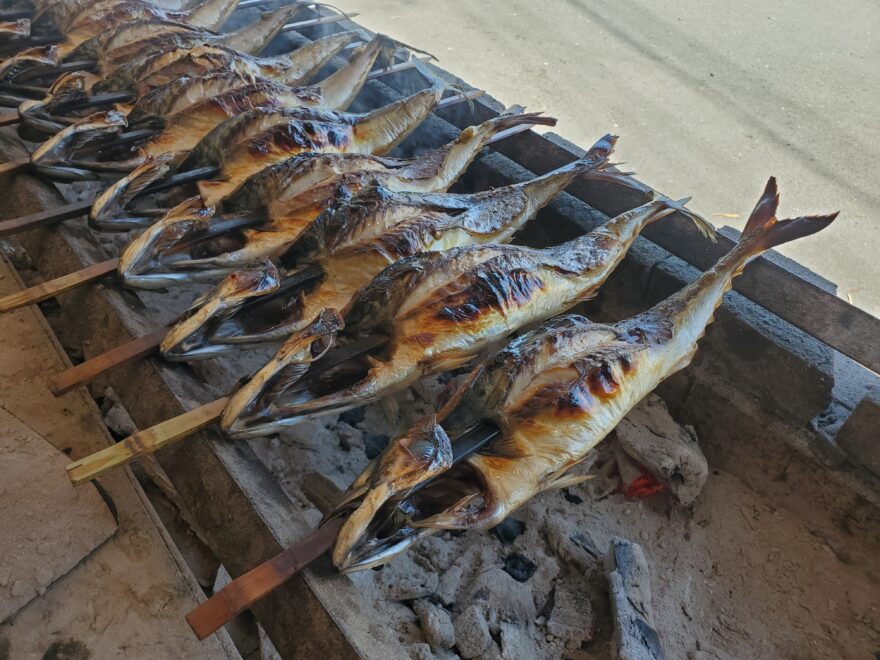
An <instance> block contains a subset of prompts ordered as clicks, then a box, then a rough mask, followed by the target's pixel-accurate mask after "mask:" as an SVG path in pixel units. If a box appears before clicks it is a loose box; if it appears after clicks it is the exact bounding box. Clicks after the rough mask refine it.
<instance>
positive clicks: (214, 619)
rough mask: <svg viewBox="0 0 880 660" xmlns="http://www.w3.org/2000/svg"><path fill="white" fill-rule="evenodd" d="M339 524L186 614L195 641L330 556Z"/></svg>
mask: <svg viewBox="0 0 880 660" xmlns="http://www.w3.org/2000/svg"><path fill="white" fill-rule="evenodd" d="M342 523H343V520H342V518H336V519H334V520H331V521H330V522H328V523H327V524H326V525H322V526H321V527H318V528H317V529H316V530H315V531H314V532H312V533H311V534H309V535H308V536H307V537H305V538H304V539H302V540H301V541H299V542H297V543H294V544H293V545H292V546H290V547H289V548H287V549H286V550H284V551H283V552H280V553H279V554H277V555H275V556H274V557H272V559H270V560H269V561H267V562H264V563H262V564H260V565H259V566H257V567H256V568H253V569H251V570H249V571H248V572H247V573H245V574H244V575H241V576H240V577H237V578H236V579H235V580H233V581H232V582H230V583H229V584H227V585H226V586H225V587H223V588H222V589H221V590H220V591H218V592H217V593H215V594H214V595H213V596H211V597H210V598H209V599H208V600H206V601H205V602H204V603H202V604H201V605H199V606H198V607H197V608H196V609H194V610H193V611H192V612H190V613H189V614H187V615H186V622H187V623H188V624H189V627H190V628H192V631H193V632H194V633H195V634H196V637H198V638H199V640H203V639H205V638H206V637H208V636H209V635H213V634H214V633H215V632H217V631H218V630H220V628H222V627H223V626H225V625H226V624H227V623H229V621H231V620H232V619H234V618H235V617H236V616H238V615H239V614H241V613H242V612H243V611H244V610H246V609H247V608H248V607H250V606H251V605H253V604H254V603H256V602H257V601H258V600H260V599H261V598H263V597H264V596H266V595H267V594H269V593H270V592H272V591H274V590H275V589H277V588H278V587H280V586H281V585H282V584H284V583H285V582H287V581H288V580H289V579H290V578H292V577H293V576H294V575H296V574H297V573H299V572H300V571H302V570H303V569H304V568H305V567H306V566H308V565H309V564H311V563H312V562H313V561H315V560H316V559H317V558H318V557H320V556H321V555H323V554H324V553H326V552H329V551H330V549H331V548H332V547H333V542H334V541H335V540H336V535H337V534H338V533H339V529H340V528H341V527H342Z"/></svg>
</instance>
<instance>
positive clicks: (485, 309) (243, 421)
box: [221, 138, 713, 437]
mask: <svg viewBox="0 0 880 660" xmlns="http://www.w3.org/2000/svg"><path fill="white" fill-rule="evenodd" d="M610 144H611V139H610V138H609V147H610ZM676 211H678V212H680V213H684V214H685V215H686V216H687V217H689V218H690V219H691V220H692V221H693V222H694V223H695V224H696V226H697V227H698V228H700V230H701V231H703V232H704V233H706V234H707V235H709V236H711V235H712V234H713V230H712V228H711V226H709V225H708V223H706V222H705V220H703V219H702V218H700V217H699V216H697V215H695V214H693V213H692V212H690V211H688V210H687V209H685V208H684V206H683V204H682V202H673V201H672V200H669V199H666V198H660V199H654V200H652V201H650V202H648V203H647V204H644V205H642V206H640V207H638V208H636V209H633V210H631V211H628V212H626V213H623V214H621V215H619V216H617V217H615V218H613V219H611V220H609V221H608V222H606V223H605V224H604V225H602V226H601V227H599V228H598V229H596V230H594V231H592V232H590V233H588V234H585V235H583V236H581V237H578V238H576V239H574V240H572V241H569V242H567V243H564V244H562V245H558V246H555V247H552V248H546V249H535V248H529V247H525V246H513V245H492V244H490V245H478V246H471V247H464V248H456V249H452V250H449V251H447V252H428V253H424V254H421V255H418V256H415V257H411V258H407V259H403V260H402V261H399V262H397V263H395V264H393V265H392V266H389V267H388V268H386V269H385V270H383V271H382V272H381V273H380V274H379V275H377V276H376V277H375V278H374V279H373V281H372V282H370V284H368V285H367V286H366V287H364V288H363V289H362V290H361V291H360V292H358V295H357V296H356V297H355V298H354V300H353V301H352V302H351V304H350V305H349V306H348V307H347V308H346V309H345V310H341V311H342V316H343V319H344V322H345V329H344V331H341V332H339V333H336V335H335V337H333V338H328V339H327V340H326V341H327V342H330V341H331V340H332V342H333V343H334V346H338V348H339V349H340V350H344V347H345V344H347V343H349V342H354V341H356V340H359V339H361V338H364V337H367V336H371V335H375V336H384V337H386V338H387V341H386V343H385V344H384V345H383V346H382V347H381V348H380V349H377V350H374V351H371V352H370V353H368V354H366V355H364V356H361V358H360V364H361V368H360V369H355V368H354V366H355V364H356V362H352V363H351V364H349V365H347V373H346V374H345V378H339V379H334V378H333V374H330V375H329V376H328V377H327V378H323V379H321V380H319V381H317V382H308V381H306V382H297V381H291V382H288V383H287V390H288V391H287V392H284V393H283V394H281V395H278V394H277V392H273V396H271V397H270V396H266V394H267V387H270V386H271V384H272V383H273V382H274V381H277V379H278V378H279V377H280V376H279V374H281V373H283V372H284V371H285V370H287V369H289V368H290V367H291V366H292V365H291V364H289V363H288V362H286V361H284V360H282V359H279V356H278V355H276V357H275V358H273V359H272V360H271V361H270V362H269V363H268V364H267V365H266V366H265V367H263V368H262V369H260V370H259V371H258V372H257V373H256V374H255V376H254V377H253V378H252V379H251V380H250V381H249V382H248V383H247V384H245V385H244V386H243V387H242V388H241V389H240V390H239V391H238V392H236V393H235V394H234V395H233V396H232V397H231V399H230V402H229V404H228V405H227V408H226V410H225V411H224V413H223V418H222V421H221V426H222V427H223V429H224V431H226V432H227V433H228V434H229V435H230V436H232V437H252V436H258V435H265V434H269V433H273V432H275V431H277V430H279V429H281V428H284V427H285V426H288V425H291V424H295V423H297V422H298V421H300V420H302V419H305V418H310V417H317V416H320V415H325V414H329V413H335V412H342V411H344V410H347V409H350V408H353V407H357V406H362V405H365V404H366V403H369V402H371V401H375V400H377V399H379V398H381V397H383V396H385V395H386V394H389V393H391V392H393V391H396V390H399V389H401V388H404V387H406V386H408V385H411V384H413V383H415V382H416V381H418V380H419V379H421V378H422V377H424V376H426V375H429V374H434V373H439V372H442V371H447V370H451V369H454V368H457V367H461V366H463V365H465V364H467V363H468V362H470V361H471V360H472V359H474V358H475V357H476V356H477V355H478V354H479V353H480V352H482V351H485V350H487V349H488V348H490V347H491V346H492V345H493V344H497V343H498V342H500V341H503V340H504V338H505V337H507V336H509V335H510V334H512V333H513V332H515V331H516V330H517V329H519V328H522V327H524V326H527V325H529V324H533V323H537V322H540V321H543V320H546V319H548V318H550V317H552V316H555V315H557V314H560V313H562V312H564V311H566V310H567V309H569V308H571V307H573V306H574V305H576V304H577V303H578V302H580V301H582V300H585V299H587V298H590V297H592V296H593V295H594V293H595V291H596V290H597V289H598V288H599V286H601V284H602V283H603V282H604V281H605V279H606V278H607V277H608V276H609V275H610V274H611V273H612V272H613V271H614V269H615V268H616V267H617V264H618V263H619V262H620V261H621V260H622V259H623V257H624V255H625V254H626V252H627V250H628V249H629V247H630V245H632V243H633V241H634V240H635V239H636V237H637V236H638V234H639V233H640V232H641V230H642V229H643V228H644V227H645V226H647V225H648V224H650V223H652V222H655V221H657V220H660V219H662V218H664V217H667V216H669V215H671V214H672V213H674V212H676ZM352 372H353V373H354V376H353V379H352V377H351V374H352ZM352 380H353V382H352ZM328 390H329V392H328Z"/></svg>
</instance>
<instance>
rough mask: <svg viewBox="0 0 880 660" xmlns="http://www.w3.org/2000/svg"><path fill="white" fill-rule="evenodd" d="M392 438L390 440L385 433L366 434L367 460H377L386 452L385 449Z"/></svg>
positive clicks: (365, 449) (365, 448) (365, 451)
mask: <svg viewBox="0 0 880 660" xmlns="http://www.w3.org/2000/svg"><path fill="white" fill-rule="evenodd" d="M390 440H391V438H389V437H388V436H387V435H385V434H384V433H368V432H365V433H364V453H365V454H366V455H367V458H369V459H373V458H376V456H378V455H379V454H381V453H382V452H383V451H385V447H387V446H388V443H389V442H390Z"/></svg>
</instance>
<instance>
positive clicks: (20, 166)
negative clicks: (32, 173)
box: [0, 113, 31, 176]
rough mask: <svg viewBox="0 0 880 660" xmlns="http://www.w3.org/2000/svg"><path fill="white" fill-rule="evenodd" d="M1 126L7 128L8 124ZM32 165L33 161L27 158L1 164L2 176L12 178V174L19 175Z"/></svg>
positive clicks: (0, 173) (0, 174)
mask: <svg viewBox="0 0 880 660" xmlns="http://www.w3.org/2000/svg"><path fill="white" fill-rule="evenodd" d="M16 114H18V113H16ZM0 125H2V126H6V125H7V124H0ZM30 164H31V161H30V160H29V159H27V158H19V159H17V160H10V161H7V162H5V163H2V164H0V176H10V175H12V174H17V173H18V172H20V171H22V170H24V169H26V168H28V167H30Z"/></svg>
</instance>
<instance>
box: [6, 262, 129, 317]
mask: <svg viewBox="0 0 880 660" xmlns="http://www.w3.org/2000/svg"><path fill="white" fill-rule="evenodd" d="M118 265H119V259H117V258H113V259H107V261H102V262H100V263H97V264H93V265H91V266H87V267H86V268H83V269H82V270H78V271H75V272H73V273H68V274H67V275H62V276H61V277H58V278H56V279H54V280H49V281H48V282H43V283H42V284H37V285H36V286H32V287H31V288H29V289H24V290H23V291H18V292H16V293H13V294H10V295H8V296H5V297H3V298H0V313H2V312H11V311H13V310H16V309H19V308H21V307H26V306H27V305H34V304H36V303H38V302H42V301H43V300H48V299H49V298H54V297H55V296H57V295H58V294H60V293H64V292H65V291H70V290H71V289H75V288H76V287H78V286H81V285H83V284H86V283H87V282H92V281H94V280H97V279H100V278H102V277H104V276H106V275H109V274H110V273H114V272H116V267H117V266H118Z"/></svg>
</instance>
